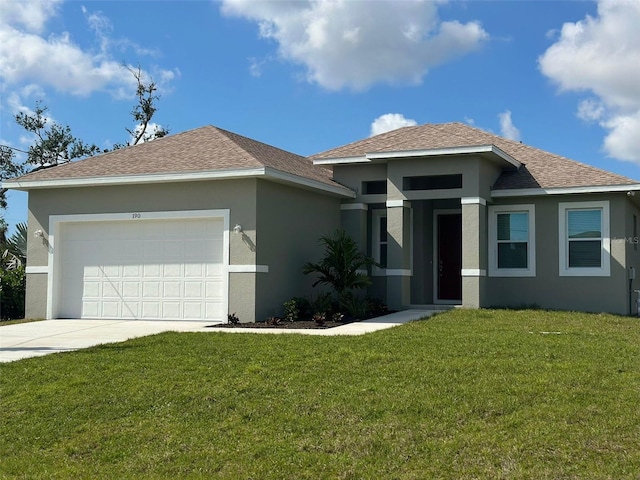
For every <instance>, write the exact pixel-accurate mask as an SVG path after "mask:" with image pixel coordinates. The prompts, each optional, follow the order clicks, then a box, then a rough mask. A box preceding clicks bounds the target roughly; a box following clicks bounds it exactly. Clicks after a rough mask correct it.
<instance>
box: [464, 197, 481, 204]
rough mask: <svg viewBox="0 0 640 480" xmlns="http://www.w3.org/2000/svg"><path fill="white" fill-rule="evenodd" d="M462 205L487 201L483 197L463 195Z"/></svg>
mask: <svg viewBox="0 0 640 480" xmlns="http://www.w3.org/2000/svg"><path fill="white" fill-rule="evenodd" d="M460 204H461V205H486V204H487V201H486V200H485V199H484V198H482V197H463V198H461V199H460Z"/></svg>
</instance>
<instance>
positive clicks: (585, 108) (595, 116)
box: [577, 98, 605, 122]
mask: <svg viewBox="0 0 640 480" xmlns="http://www.w3.org/2000/svg"><path fill="white" fill-rule="evenodd" d="M604 112H605V107H604V105H603V104H602V102H601V101H599V100H595V99H593V98H587V99H586V100H581V101H580V103H579V104H578V113H577V115H578V118H579V119H580V120H584V121H585V122H595V121H597V120H600V119H601V118H602V117H603V115H604Z"/></svg>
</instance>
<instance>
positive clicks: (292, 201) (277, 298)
mask: <svg viewBox="0 0 640 480" xmlns="http://www.w3.org/2000/svg"><path fill="white" fill-rule="evenodd" d="M257 187H258V188H257V199H258V204H257V227H258V235H257V238H256V251H257V261H258V264H259V265H268V266H269V273H268V274H265V273H258V274H257V277H256V320H258V321H262V320H266V319H267V318H268V317H270V316H273V315H282V314H283V303H284V302H285V301H287V300H290V299H291V298H292V297H295V296H309V295H311V294H312V293H313V289H312V287H311V284H312V283H313V282H314V281H315V277H314V276H313V275H304V274H303V273H302V266H303V265H304V263H305V262H309V261H312V262H315V261H318V260H320V258H321V257H322V255H323V250H322V249H321V248H319V246H318V240H319V238H320V237H321V236H322V235H331V234H333V233H334V232H335V231H336V230H337V229H338V228H340V200H341V199H340V198H337V197H330V196H327V195H324V194H321V193H318V192H314V191H311V190H303V189H298V188H292V187H289V186H286V185H283V184H277V183H274V182H266V181H263V180H259V181H258V185H257ZM325 290H328V289H327V288H326V287H325ZM315 294H317V291H316V292H315Z"/></svg>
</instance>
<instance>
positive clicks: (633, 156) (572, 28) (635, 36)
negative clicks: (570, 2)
mask: <svg viewBox="0 0 640 480" xmlns="http://www.w3.org/2000/svg"><path fill="white" fill-rule="evenodd" d="M638 25H640V2H638V1H615V0H600V2H599V3H598V15H597V16H596V17H591V16H587V17H586V18H585V19H583V20H581V21H578V22H575V23H565V24H564V25H563V26H562V29H561V31H560V37H559V39H558V40H557V41H556V42H555V43H554V44H553V45H552V46H551V47H549V48H548V49H547V51H546V52H545V53H544V54H543V55H542V56H541V57H540V58H539V66H540V70H541V71H542V73H543V74H544V75H546V76H547V77H549V78H550V79H551V80H553V81H554V82H555V83H556V84H557V85H558V87H559V89H560V91H577V92H581V91H582V92H591V93H592V94H594V95H595V96H596V97H597V98H596V99H588V100H583V101H581V102H580V104H579V105H578V111H577V116H578V117H579V118H581V119H582V120H585V121H596V120H597V121H599V122H600V125H601V126H602V127H603V128H604V129H605V130H607V132H608V134H607V136H606V138H605V141H604V150H605V152H606V153H607V154H608V155H609V156H611V157H614V158H617V159H619V160H626V161H632V162H636V163H640V145H639V144H638V141H637V140H635V139H638V138H640V121H638V118H639V117H640V81H638V72H639V71H640V28H638Z"/></svg>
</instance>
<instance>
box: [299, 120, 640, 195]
mask: <svg viewBox="0 0 640 480" xmlns="http://www.w3.org/2000/svg"><path fill="white" fill-rule="evenodd" d="M480 145H495V146H496V147H498V148H500V149H501V150H503V151H504V152H506V153H507V154H509V155H510V156H511V157H513V158H515V159H516V160H518V161H519V162H521V163H523V164H524V165H523V166H522V167H520V169H518V171H505V172H504V173H502V175H500V177H499V178H498V180H497V181H496V183H495V185H494V186H493V188H494V189H495V190H504V189H514V188H518V189H519V188H556V187H558V188H560V187H587V186H599V185H631V184H637V183H639V182H638V181H636V180H633V179H630V178H627V177H624V176H622V175H617V174H615V173H611V172H607V171H606V170H601V169H599V168H596V167H592V166H590V165H585V164H583V163H580V162H576V161H575V160H571V159H568V158H565V157H562V156H560V155H555V154H553V153H549V152H545V151H544V150H540V149H538V148H534V147H530V146H528V145H524V144H522V143H520V142H516V141H513V140H508V139H506V138H503V137H500V136H498V135H494V134H491V133H488V132H485V131H484V130H480V129H478V128H474V127H470V126H469V125H465V124H462V123H443V124H427V125H419V126H415V127H403V128H399V129H397V130H393V131H391V132H387V133H383V134H380V135H376V136H374V137H370V138H367V139H365V140H360V141H358V142H354V143H350V144H348V145H344V146H342V147H338V148H334V149H331V150H327V151H326V152H322V153H319V154H316V155H313V156H312V157H310V158H311V159H327V158H346V157H360V156H364V155H365V154H367V153H381V152H398V151H407V150H429V149H437V148H454V147H467V146H480Z"/></svg>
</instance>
